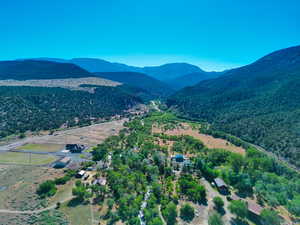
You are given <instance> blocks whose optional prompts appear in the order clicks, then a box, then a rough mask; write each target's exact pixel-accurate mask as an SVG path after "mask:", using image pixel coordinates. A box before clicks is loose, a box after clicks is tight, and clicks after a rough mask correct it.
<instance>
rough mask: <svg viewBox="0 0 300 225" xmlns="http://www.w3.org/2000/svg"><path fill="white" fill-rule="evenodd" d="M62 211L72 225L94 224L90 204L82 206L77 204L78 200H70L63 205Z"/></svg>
mask: <svg viewBox="0 0 300 225" xmlns="http://www.w3.org/2000/svg"><path fill="white" fill-rule="evenodd" d="M60 211H62V212H63V213H64V214H65V215H66V217H67V218H68V221H69V222H70V224H72V225H83V224H84V225H90V224H92V218H91V206H90V204H82V203H77V202H76V200H70V201H69V202H66V203H63V204H62V205H61V208H60Z"/></svg>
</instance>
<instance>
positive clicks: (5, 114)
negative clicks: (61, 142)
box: [0, 86, 141, 137]
mask: <svg viewBox="0 0 300 225" xmlns="http://www.w3.org/2000/svg"><path fill="white" fill-rule="evenodd" d="M140 102H141V100H140V99H139V98H137V97H135V96H132V95H130V94H128V92H126V91H123V90H122V89H120V88H119V87H104V86H99V87H97V89H96V90H95V93H93V94H92V93H89V92H86V91H71V90H68V89H64V88H45V87H0V115H1V116H0V137H4V136H7V135H10V134H13V133H20V132H25V131H27V130H31V131H37V130H48V129H53V128H59V127H60V126H61V125H63V124H67V125H68V126H74V125H76V124H79V125H80V124H87V123H89V122H90V120H91V118H103V117H109V116H112V115H115V114H122V112H123V111H124V110H126V109H128V108H130V107H132V106H134V105H135V104H137V103H140Z"/></svg>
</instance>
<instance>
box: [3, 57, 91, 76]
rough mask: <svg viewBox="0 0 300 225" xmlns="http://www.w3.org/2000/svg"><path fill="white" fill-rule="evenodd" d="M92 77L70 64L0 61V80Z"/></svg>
mask: <svg viewBox="0 0 300 225" xmlns="http://www.w3.org/2000/svg"><path fill="white" fill-rule="evenodd" d="M92 76H93V75H92V74H91V73H89V72H88V71H86V70H84V69H82V68H80V67H79V66H76V65H74V64H71V63H58V62H50V61H37V60H16V61H0V80H3V79H15V80H28V79H63V78H81V77H92Z"/></svg>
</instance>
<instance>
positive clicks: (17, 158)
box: [0, 152, 57, 165]
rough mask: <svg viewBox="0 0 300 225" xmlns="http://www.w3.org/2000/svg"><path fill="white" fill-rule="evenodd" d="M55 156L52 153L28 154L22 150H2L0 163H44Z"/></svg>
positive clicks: (51, 160) (52, 160)
mask: <svg viewBox="0 0 300 225" xmlns="http://www.w3.org/2000/svg"><path fill="white" fill-rule="evenodd" d="M56 159H57V158H56V157H55V156H53V155H40V154H30V153H23V152H4V153H1V154H0V163H5V164H20V165H46V164H49V163H52V162H54V161H55V160H56Z"/></svg>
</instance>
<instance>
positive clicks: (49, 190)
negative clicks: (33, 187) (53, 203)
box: [37, 180, 57, 198]
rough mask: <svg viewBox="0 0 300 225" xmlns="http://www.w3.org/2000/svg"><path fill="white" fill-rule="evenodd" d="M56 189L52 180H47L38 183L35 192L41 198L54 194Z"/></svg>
mask: <svg viewBox="0 0 300 225" xmlns="http://www.w3.org/2000/svg"><path fill="white" fill-rule="evenodd" d="M56 191H57V188H56V186H55V183H54V181H52V180H47V181H45V182H43V183H41V184H40V185H39V187H38V190H37V193H38V195H40V196H41V197H42V198H45V197H50V196H53V195H55V193H56Z"/></svg>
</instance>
